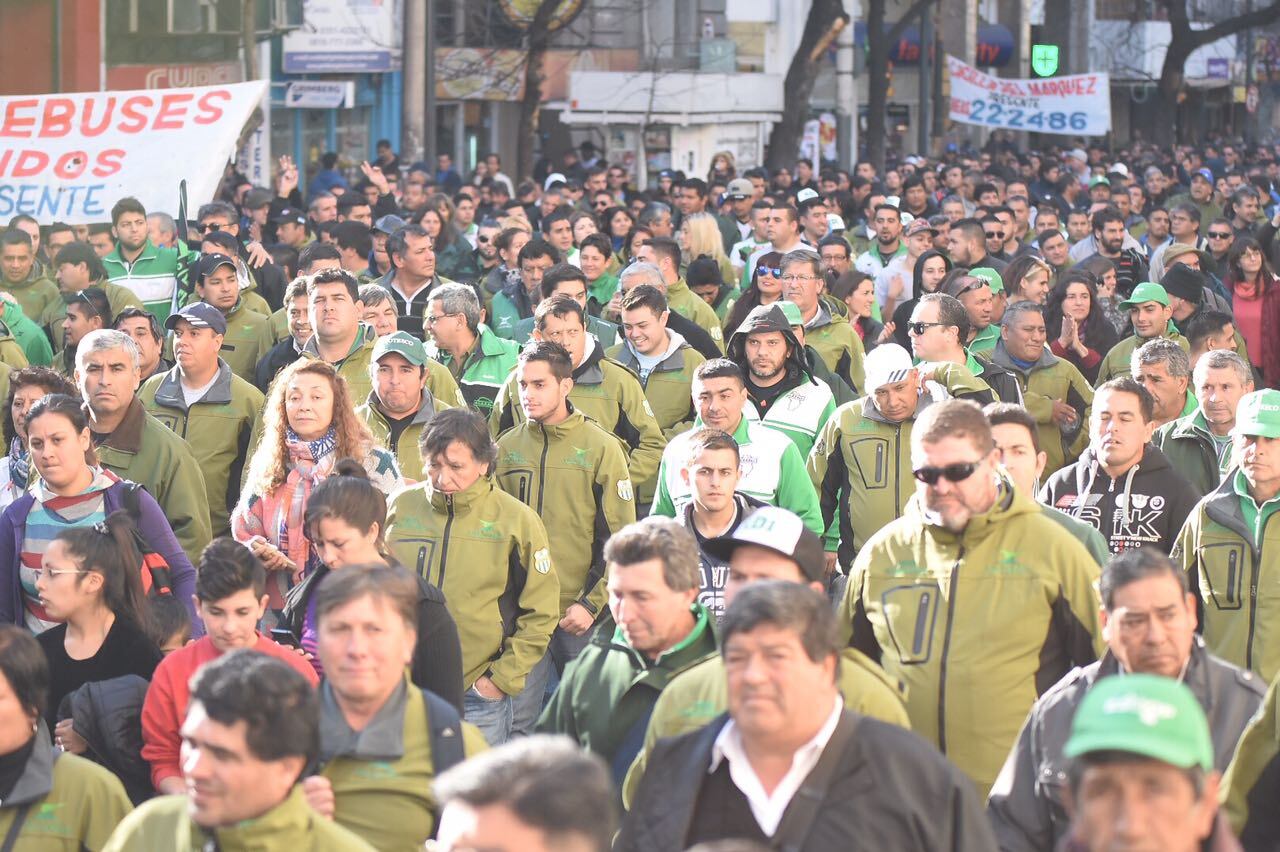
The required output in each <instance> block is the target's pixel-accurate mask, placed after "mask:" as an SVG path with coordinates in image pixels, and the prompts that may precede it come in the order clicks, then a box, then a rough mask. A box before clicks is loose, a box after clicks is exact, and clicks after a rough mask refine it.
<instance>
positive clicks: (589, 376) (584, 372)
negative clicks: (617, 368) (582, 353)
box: [573, 338, 604, 385]
mask: <svg viewBox="0 0 1280 852" xmlns="http://www.w3.org/2000/svg"><path fill="white" fill-rule="evenodd" d="M587 345H588V346H590V347H591V351H589V352H588V353H587V357H585V358H583V359H582V363H581V364H579V365H578V366H577V367H575V368H574V370H573V383H574V384H575V385H599V384H603V383H604V368H603V367H601V366H600V362H602V361H603V360H604V349H602V348H601V347H600V345H599V344H598V343H596V342H595V341H594V340H593V339H590V338H588V340H587Z"/></svg>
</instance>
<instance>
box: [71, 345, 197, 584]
mask: <svg viewBox="0 0 1280 852" xmlns="http://www.w3.org/2000/svg"><path fill="white" fill-rule="evenodd" d="M75 378H76V386H77V387H78V388H79V389H80V395H81V396H82V397H84V400H85V406H86V407H87V408H88V411H89V428H90V429H91V430H92V432H93V440H94V444H95V446H96V447H97V450H98V460H99V461H100V462H101V463H102V466H103V467H105V468H107V469H108V470H110V471H111V472H112V473H114V474H115V475H116V476H118V477H120V478H121V479H128V480H131V481H133V482H136V483H138V484H139V485H141V486H143V487H144V488H146V489H147V491H148V492H149V493H150V494H151V496H152V497H154V498H155V499H156V502H157V503H159V504H160V508H162V509H163V510H164V514H165V517H166V518H168V519H169V526H171V527H173V534H174V535H175V536H177V538H178V543H179V544H181V545H182V549H183V550H184V551H185V552H186V554H187V557H188V558H189V559H190V560H191V561H192V562H193V563H194V562H195V561H196V560H198V559H199V558H200V552H201V551H202V550H204V547H205V545H206V544H208V543H209V541H210V539H211V538H213V533H212V527H211V526H210V515H209V498H208V496H207V495H208V492H207V490H206V489H205V481H204V475H203V473H202V472H201V470H200V463H199V462H198V461H196V457H195V455H194V454H193V453H192V451H191V448H190V446H189V445H188V444H187V442H186V441H184V440H183V439H182V438H180V437H178V436H177V435H175V434H174V433H173V432H171V431H170V430H169V429H167V428H165V426H164V424H162V423H161V422H160V421H159V420H157V419H156V418H155V417H153V416H152V415H150V414H148V413H147V410H146V406H145V405H144V404H143V402H142V400H141V399H139V398H138V396H137V389H138V384H139V382H140V380H141V367H140V356H139V354H138V346H137V344H135V343H134V342H133V338H131V337H129V335H127V334H124V333H123V332H119V331H114V330H108V329H100V330H98V331H93V332H90V333H89V334H87V335H85V337H84V339H83V340H81V341H80V345H79V347H78V348H77V349H76V377H75Z"/></svg>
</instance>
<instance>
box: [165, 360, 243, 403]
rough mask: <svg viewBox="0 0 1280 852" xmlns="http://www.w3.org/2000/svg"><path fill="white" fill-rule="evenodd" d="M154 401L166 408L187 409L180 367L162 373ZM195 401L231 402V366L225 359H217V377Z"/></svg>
mask: <svg viewBox="0 0 1280 852" xmlns="http://www.w3.org/2000/svg"><path fill="white" fill-rule="evenodd" d="M156 402H158V403H159V404H160V405H163V406H165V407H166V408H180V409H182V410H183V411H187V410H189V409H188V408H187V398H186V395H185V394H184V393H183V392H182V375H181V368H180V367H174V368H173V369H171V370H169V372H167V373H165V374H164V378H163V379H161V380H160V386H159V387H157V388H156ZM197 402H207V403H209V404H210V405H226V404H227V403H229V402H231V368H230V367H228V366H227V362H226V361H223V360H222V359H221V358H219V359H218V375H217V378H215V379H214V380H213V386H212V387H210V388H209V389H208V390H207V391H205V394H204V396H202V397H201V398H200V399H199V400H197Z"/></svg>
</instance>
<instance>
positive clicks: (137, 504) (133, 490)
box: [120, 479, 142, 526]
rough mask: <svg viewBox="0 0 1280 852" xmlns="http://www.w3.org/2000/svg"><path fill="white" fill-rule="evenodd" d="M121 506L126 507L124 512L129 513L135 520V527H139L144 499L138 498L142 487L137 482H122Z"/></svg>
mask: <svg viewBox="0 0 1280 852" xmlns="http://www.w3.org/2000/svg"><path fill="white" fill-rule="evenodd" d="M120 485H121V486H122V487H121V489H120V498H121V499H120V504H121V505H122V506H124V510H125V511H126V512H128V513H129V517H131V518H133V524H134V526H137V525H138V521H139V520H141V519H142V498H140V497H139V496H138V491H139V490H141V488H142V486H141V485H139V484H138V483H136V482H133V481H131V480H128V479H125V480H122V481H121V482H120Z"/></svg>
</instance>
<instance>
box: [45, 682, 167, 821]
mask: <svg viewBox="0 0 1280 852" xmlns="http://www.w3.org/2000/svg"><path fill="white" fill-rule="evenodd" d="M148 686H150V684H149V683H148V682H147V681H146V680H145V679H144V678H141V677H138V676H137V675H124V676H122V677H113V678H111V679H110V680H98V681H91V682H89V683H86V684H85V685H84V686H82V687H80V688H79V689H77V690H76V691H75V692H72V693H69V694H68V695H67V696H65V697H64V698H63V699H62V704H61V705H60V706H59V707H58V719H59V720H61V719H70V720H71V723H72V727H74V728H75V731H76V733H77V734H79V735H80V736H81V737H83V738H84V740H85V742H87V743H88V744H89V753H88V754H86V755H85V757H88V758H90V759H92V760H95V761H97V762H98V763H99V764H101V765H102V766H104V767H106V768H107V769H109V770H111V771H112V772H113V773H114V774H115V776H116V777H117V778H119V779H120V782H121V783H122V784H124V789H125V792H126V793H128V794H129V799H130V800H131V801H132V802H133V803H134V804H135V805H140V804H142V803H143V802H145V801H146V800H147V799H149V798H151V797H152V795H154V793H155V788H154V787H153V786H152V785H151V764H150V763H148V762H147V761H146V760H144V759H143V758H142V703H143V702H144V701H145V700H146V697H147V687H148Z"/></svg>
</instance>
